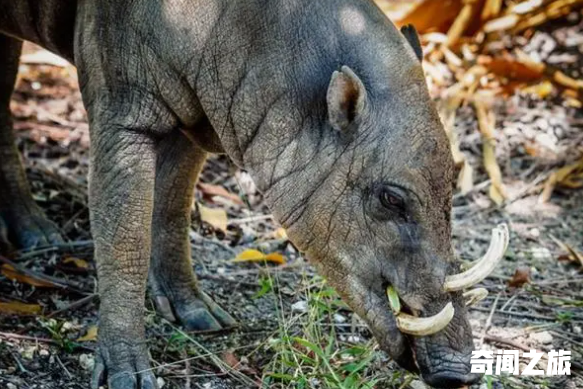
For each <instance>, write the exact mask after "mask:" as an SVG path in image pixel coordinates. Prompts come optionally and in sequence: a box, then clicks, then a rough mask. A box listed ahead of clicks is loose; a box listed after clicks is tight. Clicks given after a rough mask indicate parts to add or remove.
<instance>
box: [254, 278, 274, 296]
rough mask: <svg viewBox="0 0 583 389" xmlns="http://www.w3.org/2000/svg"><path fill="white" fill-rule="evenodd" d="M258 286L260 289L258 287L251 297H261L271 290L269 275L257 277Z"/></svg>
mask: <svg viewBox="0 0 583 389" xmlns="http://www.w3.org/2000/svg"><path fill="white" fill-rule="evenodd" d="M259 286H260V287H261V289H259V290H258V291H257V293H255V294H254V295H253V299H258V298H260V297H263V296H265V295H266V294H267V293H269V292H271V291H272V290H273V282H272V280H271V278H269V277H261V278H260V279H259Z"/></svg>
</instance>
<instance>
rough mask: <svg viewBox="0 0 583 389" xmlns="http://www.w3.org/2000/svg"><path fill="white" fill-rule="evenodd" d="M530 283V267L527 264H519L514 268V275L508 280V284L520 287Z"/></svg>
mask: <svg viewBox="0 0 583 389" xmlns="http://www.w3.org/2000/svg"><path fill="white" fill-rule="evenodd" d="M528 283H530V268H529V267H528V266H521V267H518V268H516V271H515V272H514V275H513V276H512V278H511V279H510V280H508V286H511V287H513V288H520V287H521V286H523V285H524V284H528Z"/></svg>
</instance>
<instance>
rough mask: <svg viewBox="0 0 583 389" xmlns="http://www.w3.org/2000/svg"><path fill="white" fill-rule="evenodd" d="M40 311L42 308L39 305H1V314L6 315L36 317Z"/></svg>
mask: <svg viewBox="0 0 583 389" xmlns="http://www.w3.org/2000/svg"><path fill="white" fill-rule="evenodd" d="M40 311H41V306H40V305H38V304H25V303H21V302H18V301H11V302H9V303H0V312H1V313H5V314H21V315H34V314H37V313H40Z"/></svg>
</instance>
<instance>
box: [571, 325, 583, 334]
mask: <svg viewBox="0 0 583 389" xmlns="http://www.w3.org/2000/svg"><path fill="white" fill-rule="evenodd" d="M573 332H574V333H576V334H581V332H583V331H582V330H581V327H579V326H573Z"/></svg>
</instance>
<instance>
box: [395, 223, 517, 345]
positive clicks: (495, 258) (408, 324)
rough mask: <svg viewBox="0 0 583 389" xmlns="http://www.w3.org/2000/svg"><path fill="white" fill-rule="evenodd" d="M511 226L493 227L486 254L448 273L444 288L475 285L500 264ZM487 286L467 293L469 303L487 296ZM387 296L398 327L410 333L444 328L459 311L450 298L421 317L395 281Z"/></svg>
mask: <svg viewBox="0 0 583 389" xmlns="http://www.w3.org/2000/svg"><path fill="white" fill-rule="evenodd" d="M508 240H509V238H508V227H507V226H506V225H505V224H501V225H499V226H498V227H496V228H495V229H494V230H492V240H491V242H490V247H489V248H488V251H487V252H486V254H485V255H484V256H483V257H482V258H481V259H480V260H478V261H477V262H476V263H475V265H474V266H473V267H472V268H470V269H468V270H466V271H464V272H462V273H459V274H454V275H451V276H447V277H446V279H445V283H444V286H443V289H444V292H458V291H461V290H464V289H466V288H469V287H473V286H474V285H475V284H477V283H478V282H480V281H482V280H483V279H484V278H486V277H487V276H488V275H489V274H490V273H491V272H492V271H493V270H494V269H495V268H496V266H497V265H498V263H499V262H500V260H501V259H502V257H503V256H504V252H505V251H506V249H507V248H508ZM487 294H488V292H487V291H486V289H484V288H476V289H471V290H469V291H467V292H465V293H464V294H463V297H464V300H465V302H466V305H473V304H476V303H477V302H478V301H480V300H482V299H483V298H484V297H486V296H487ZM387 299H388V303H389V306H390V307H391V310H392V312H393V314H394V316H395V320H396V322H397V327H398V328H399V330H400V331H401V332H402V333H404V334H407V335H413V336H427V335H433V334H435V333H437V332H439V331H441V330H443V329H444V328H445V327H446V326H447V325H448V324H449V322H450V321H451V319H452V318H453V316H454V314H455V310H454V307H453V305H452V303H451V302H448V303H447V304H446V305H445V306H444V307H442V308H441V310H440V311H439V312H438V313H436V314H435V315H433V316H427V317H421V316H420V315H419V313H418V312H416V311H415V310H414V309H412V308H410V307H408V306H407V304H406V303H405V301H403V299H402V298H401V296H399V294H398V292H397V290H396V289H394V288H393V287H392V286H391V285H389V286H388V287H387Z"/></svg>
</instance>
